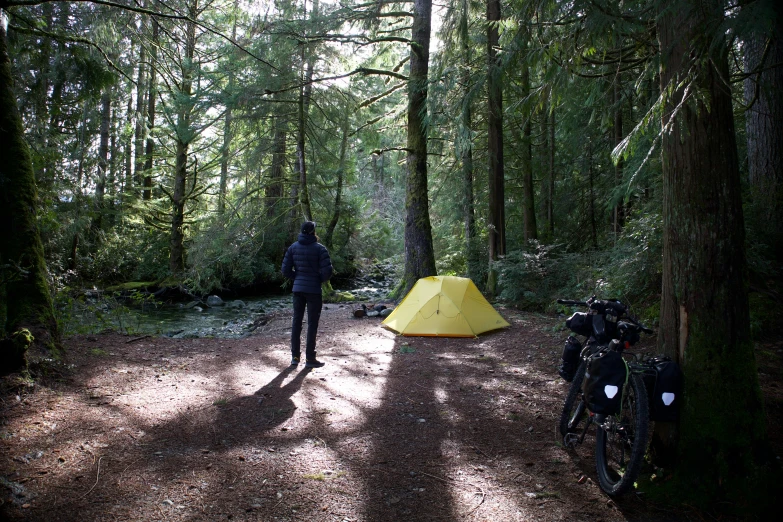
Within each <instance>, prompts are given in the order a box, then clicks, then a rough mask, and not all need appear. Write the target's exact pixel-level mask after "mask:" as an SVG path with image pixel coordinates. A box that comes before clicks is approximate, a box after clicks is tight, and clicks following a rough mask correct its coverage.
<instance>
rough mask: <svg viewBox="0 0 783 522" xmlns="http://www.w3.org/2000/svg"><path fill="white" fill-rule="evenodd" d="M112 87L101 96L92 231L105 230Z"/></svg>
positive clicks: (104, 90)
mask: <svg viewBox="0 0 783 522" xmlns="http://www.w3.org/2000/svg"><path fill="white" fill-rule="evenodd" d="M111 106H112V96H111V87H106V88H104V89H103V93H102V94H101V129H100V139H99V145H98V171H97V177H96V179H95V202H94V204H93V218H92V227H91V228H92V231H93V233H95V232H98V231H99V230H101V228H103V213H104V196H105V195H106V179H107V178H108V170H109V131H110V128H111Z"/></svg>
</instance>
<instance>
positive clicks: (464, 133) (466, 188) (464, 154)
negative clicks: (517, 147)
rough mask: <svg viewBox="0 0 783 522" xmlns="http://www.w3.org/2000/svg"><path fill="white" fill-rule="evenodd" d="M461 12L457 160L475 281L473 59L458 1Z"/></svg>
mask: <svg viewBox="0 0 783 522" xmlns="http://www.w3.org/2000/svg"><path fill="white" fill-rule="evenodd" d="M461 9H462V12H461V13H460V22H459V39H460V47H461V51H462V68H461V81H462V113H461V118H460V126H459V128H458V130H457V133H458V135H457V139H456V140H455V141H456V142H457V144H458V146H457V150H458V151H459V156H460V160H461V162H462V187H463V188H462V191H463V192H462V194H463V195H462V215H463V222H464V227H465V230H464V234H465V258H466V260H467V268H468V277H469V278H470V279H475V277H476V275H477V272H478V266H477V265H478V263H479V262H480V260H479V259H477V254H478V252H477V248H476V245H475V244H474V243H475V238H476V210H475V209H476V202H475V195H474V192H473V107H472V102H471V96H470V91H471V86H472V81H471V78H470V65H471V62H472V58H473V52H472V48H471V45H470V33H469V32H468V22H469V20H470V2H468V0H462V4H461Z"/></svg>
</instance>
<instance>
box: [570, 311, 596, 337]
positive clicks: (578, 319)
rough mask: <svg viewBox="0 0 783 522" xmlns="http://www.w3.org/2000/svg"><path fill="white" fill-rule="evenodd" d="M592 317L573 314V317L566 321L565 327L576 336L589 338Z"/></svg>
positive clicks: (582, 313)
mask: <svg viewBox="0 0 783 522" xmlns="http://www.w3.org/2000/svg"><path fill="white" fill-rule="evenodd" d="M592 317H593V316H592V315H587V314H586V313H585V312H575V313H574V315H572V316H571V317H569V318H568V319H566V326H567V327H568V328H570V329H571V331H572V332H574V333H576V334H579V335H584V336H589V335H590V333H592V331H593V326H592Z"/></svg>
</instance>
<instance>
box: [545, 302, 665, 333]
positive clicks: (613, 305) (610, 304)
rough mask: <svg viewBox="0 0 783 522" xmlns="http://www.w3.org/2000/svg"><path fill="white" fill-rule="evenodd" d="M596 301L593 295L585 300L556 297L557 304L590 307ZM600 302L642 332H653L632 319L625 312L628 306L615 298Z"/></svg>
mask: <svg viewBox="0 0 783 522" xmlns="http://www.w3.org/2000/svg"><path fill="white" fill-rule="evenodd" d="M596 301H597V300H596V299H595V297H591V298H590V299H588V300H587V301H575V300H573V299H558V300H557V304H563V305H575V306H587V307H591V306H592V304H593V303H595V302H596ZM602 303H603V304H604V305H605V306H607V307H609V308H612V309H613V310H616V311H617V312H619V313H620V314H621V315H623V319H627V320H629V321H631V322H632V323H633V324H635V325H636V326H638V327H639V328H641V330H642V331H643V332H644V333H646V334H648V335H650V334H652V333H653V331H652V330H651V329H649V328H647V327H646V326H644V325H643V324H642V323H640V322H639V321H637V320H636V319H634V318H633V317H631V316H630V315H628V313H627V312H628V308H627V307H626V306H625V305H624V304H622V303H621V302H620V301H616V300H611V299H610V300H608V301H602Z"/></svg>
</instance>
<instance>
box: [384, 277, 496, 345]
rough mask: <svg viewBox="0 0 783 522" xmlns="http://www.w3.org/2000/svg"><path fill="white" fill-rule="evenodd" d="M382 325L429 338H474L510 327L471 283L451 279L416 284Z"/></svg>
mask: <svg viewBox="0 0 783 522" xmlns="http://www.w3.org/2000/svg"><path fill="white" fill-rule="evenodd" d="M383 325H384V326H385V327H386V328H389V329H390V330H394V331H395V332H397V333H400V334H402V335H411V336H429V337H476V336H477V335H478V334H480V333H484V332H487V331H489V330H495V329H497V328H503V327H504V326H509V324H508V323H507V322H506V320H505V319H503V318H502V317H501V316H500V314H499V313H498V312H497V311H496V310H495V309H494V308H492V305H491V304H489V303H488V302H487V300H486V299H484V296H483V295H481V292H479V289H478V288H476V285H475V284H473V281H471V280H470V279H467V278H464V277H451V276H432V277H424V278H422V279H419V280H418V281H416V284H415V285H413V288H411V291H410V292H408V295H406V296H405V299H403V300H402V302H401V303H400V304H399V306H397V308H395V309H394V311H393V312H392V313H391V314H390V315H389V317H387V318H386V320H384V321H383Z"/></svg>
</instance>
